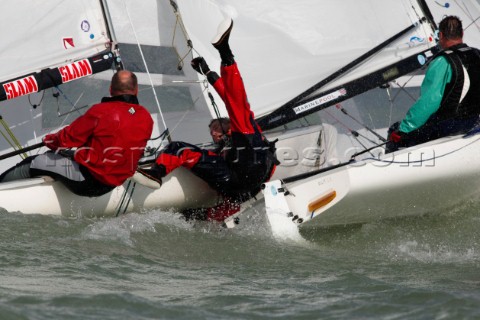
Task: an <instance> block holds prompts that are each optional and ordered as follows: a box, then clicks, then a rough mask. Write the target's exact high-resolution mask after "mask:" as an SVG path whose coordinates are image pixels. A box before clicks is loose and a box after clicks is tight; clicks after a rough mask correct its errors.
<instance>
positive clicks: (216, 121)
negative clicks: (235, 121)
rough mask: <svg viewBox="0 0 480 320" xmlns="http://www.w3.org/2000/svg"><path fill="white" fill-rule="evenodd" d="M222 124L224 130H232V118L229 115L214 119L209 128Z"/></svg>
mask: <svg viewBox="0 0 480 320" xmlns="http://www.w3.org/2000/svg"><path fill="white" fill-rule="evenodd" d="M218 124H219V125H221V126H222V131H224V132H227V131H228V130H230V119H228V118H227V117H221V118H217V119H212V121H210V123H209V124H208V127H209V128H212V126H213V125H218Z"/></svg>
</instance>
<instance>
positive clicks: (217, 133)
mask: <svg viewBox="0 0 480 320" xmlns="http://www.w3.org/2000/svg"><path fill="white" fill-rule="evenodd" d="M208 128H209V129H210V135H211V136H212V139H213V142H214V143H219V142H221V141H223V140H224V139H225V138H228V137H229V136H230V135H231V134H232V131H231V130H230V119H228V118H225V117H223V118H217V119H213V120H212V121H210V124H209V125H208ZM225 135H226V136H227V137H225Z"/></svg>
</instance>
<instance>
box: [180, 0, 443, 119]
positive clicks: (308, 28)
mask: <svg viewBox="0 0 480 320" xmlns="http://www.w3.org/2000/svg"><path fill="white" fill-rule="evenodd" d="M179 5H180V8H181V10H182V15H183V17H184V20H185V22H186V25H187V29H188V30H189V34H190V35H191V37H192V40H193V43H194V46H195V47H196V48H197V49H198V51H199V53H200V54H201V55H204V56H205V57H206V58H207V61H210V62H211V64H213V65H215V64H217V65H218V64H219V59H218V54H217V53H216V52H215V50H214V49H213V48H212V47H211V45H210V40H211V37H212V35H213V34H215V32H216V26H217V24H218V21H220V20H221V19H223V18H225V17H228V16H231V17H233V18H234V29H233V31H232V36H231V41H230V42H231V46H232V49H233V51H234V54H235V58H236V60H237V62H238V63H239V64H240V68H241V70H242V74H243V75H244V81H245V83H246V87H247V92H248V96H249V100H250V103H251V105H252V107H253V108H254V111H255V113H256V116H257V117H259V116H262V115H265V114H268V113H270V112H271V111H272V110H275V109H277V108H279V107H281V106H282V105H284V104H285V103H287V102H288V101H290V100H291V99H293V98H295V97H297V96H298V95H300V94H301V93H303V92H305V91H306V90H307V89H308V88H311V87H313V86H315V85H317V84H318V83H319V82H321V81H322V80H324V79H327V78H328V77H330V76H331V75H332V74H334V73H336V72H338V71H339V70H341V69H342V68H343V67H345V66H347V65H348V64H350V63H351V62H352V61H355V60H356V59H357V58H359V57H362V55H365V54H366V53H368V52H369V51H370V50H372V49H373V48H376V47H378V46H382V45H384V47H381V48H379V50H378V51H376V52H375V53H374V54H372V56H369V57H367V58H365V59H363V60H362V61H359V63H358V64H356V65H355V66H354V67H352V68H351V69H349V70H348V72H345V73H343V74H341V75H340V76H339V77H338V78H335V79H331V80H330V81H328V83H325V84H324V85H323V86H321V88H319V90H318V91H316V92H312V94H310V96H318V95H319V94H320V93H321V92H327V91H328V90H329V89H332V88H335V87H338V86H340V85H342V84H344V83H348V82H349V81H352V80H354V79H358V78H360V77H361V76H363V75H367V74H369V73H372V72H373V71H375V70H379V69H382V68H384V67H386V66H389V65H391V64H393V63H396V62H398V61H400V60H402V59H404V58H406V57H409V56H412V55H415V54H417V53H419V52H422V51H425V50H427V49H428V48H430V47H433V46H435V41H434V39H433V35H434V31H433V29H432V28H431V26H430V25H429V24H428V23H427V21H426V19H424V18H425V13H424V12H423V11H422V9H421V8H420V6H419V4H418V2H417V1H411V0H403V1H399V0H369V1H355V0H350V1H342V2H341V3H339V2H338V1H335V0H330V1H307V0H302V1H295V2H292V1H278V0H267V1H262V2H258V1H253V0H245V1H227V0H225V1H222V0H218V1H196V2H194V3H192V2H191V1H182V0H180V1H179ZM402 32H403V33H402ZM396 36H397V38H395V37H396ZM388 40H393V41H392V43H388V44H386V43H385V42H386V41H388ZM393 75H394V74H393ZM386 80H388V79H386Z"/></svg>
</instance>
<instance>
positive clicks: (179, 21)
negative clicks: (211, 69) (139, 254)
mask: <svg viewBox="0 0 480 320" xmlns="http://www.w3.org/2000/svg"><path fill="white" fill-rule="evenodd" d="M170 5H171V6H172V8H173V12H174V14H175V16H176V21H175V27H174V32H173V36H172V47H174V48H175V52H176V53H177V58H178V65H177V68H178V70H182V68H183V66H184V60H185V58H186V57H187V56H188V55H189V54H190V53H191V54H192V56H193V53H195V54H196V55H197V56H199V57H200V56H202V55H201V54H200V53H199V52H198V51H197V50H196V49H195V48H194V46H193V42H192V40H191V39H190V37H189V35H188V32H187V29H186V27H185V24H184V23H183V19H182V16H181V14H180V12H179V11H178V5H177V4H176V3H175V1H174V0H170ZM177 25H179V26H180V28H181V30H182V33H183V36H184V38H185V40H186V42H187V47H188V48H189V50H188V51H187V53H186V54H185V55H183V56H181V55H180V53H179V52H178V50H177V47H176V46H175V45H174V42H175V37H176V30H177ZM200 71H202V70H201V69H200ZM201 74H202V76H203V78H204V80H203V81H202V83H203V86H204V89H203V90H202V92H205V91H206V93H207V96H208V97H209V99H210V104H211V106H212V109H213V111H214V112H215V116H216V117H217V119H220V118H221V117H222V116H221V114H220V110H219V108H218V105H217V104H216V102H215V99H214V97H213V95H212V93H211V91H210V90H209V87H210V86H209V83H208V80H207V75H206V74H204V73H203V72H202V73H201ZM175 82H186V81H175ZM195 82H196V81H195ZM198 99H199V98H197V99H196V100H195V101H194V104H195V103H196V102H197V100H198ZM220 127H221V128H222V131H224V129H223V126H220ZM223 133H224V134H225V132H223Z"/></svg>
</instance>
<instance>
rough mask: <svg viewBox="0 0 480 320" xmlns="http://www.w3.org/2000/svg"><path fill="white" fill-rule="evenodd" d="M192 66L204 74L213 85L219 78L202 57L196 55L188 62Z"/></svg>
mask: <svg viewBox="0 0 480 320" xmlns="http://www.w3.org/2000/svg"><path fill="white" fill-rule="evenodd" d="M190 64H191V66H192V68H193V69H194V70H195V71H197V72H198V73H200V74H203V75H206V76H207V80H208V82H209V83H210V84H211V85H213V84H214V83H215V81H217V80H218V78H220V77H219V76H218V74H217V73H216V72H215V71H211V70H210V68H209V67H208V64H207V62H206V61H205V59H203V57H196V58H195V59H193V60H192V62H190Z"/></svg>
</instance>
